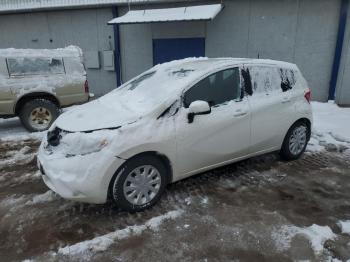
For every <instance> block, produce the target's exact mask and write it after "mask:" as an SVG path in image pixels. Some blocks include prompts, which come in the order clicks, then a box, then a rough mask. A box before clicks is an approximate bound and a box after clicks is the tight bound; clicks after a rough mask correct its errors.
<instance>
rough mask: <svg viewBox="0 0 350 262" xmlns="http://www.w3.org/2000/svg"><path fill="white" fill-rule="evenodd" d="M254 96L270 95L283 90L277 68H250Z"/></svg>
mask: <svg viewBox="0 0 350 262" xmlns="http://www.w3.org/2000/svg"><path fill="white" fill-rule="evenodd" d="M249 72H250V77H251V81H252V91H253V94H270V93H273V92H279V91H280V90H281V78H280V76H279V74H278V72H277V68H275V67H268V66H266V67H265V66H252V67H250V68H249Z"/></svg>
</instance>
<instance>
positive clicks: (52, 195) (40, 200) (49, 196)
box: [25, 190, 57, 205]
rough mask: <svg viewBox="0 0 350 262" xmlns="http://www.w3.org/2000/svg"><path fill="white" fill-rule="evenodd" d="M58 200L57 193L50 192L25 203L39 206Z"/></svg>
mask: <svg viewBox="0 0 350 262" xmlns="http://www.w3.org/2000/svg"><path fill="white" fill-rule="evenodd" d="M55 199H57V195H56V193H55V192H53V191H51V190H49V191H47V192H45V193H43V194H40V195H36V196H34V197H33V199H32V200H29V201H27V202H26V203H25V205H34V204H39V203H44V202H50V201H53V200H55Z"/></svg>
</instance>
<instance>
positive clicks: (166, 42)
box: [153, 38, 205, 65]
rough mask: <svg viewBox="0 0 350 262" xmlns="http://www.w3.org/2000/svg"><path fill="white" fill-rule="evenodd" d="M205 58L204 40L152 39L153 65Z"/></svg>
mask: <svg viewBox="0 0 350 262" xmlns="http://www.w3.org/2000/svg"><path fill="white" fill-rule="evenodd" d="M200 56H205V38H171V39H153V64H154V65H157V64H161V63H164V62H169V61H172V60H177V59H183V58H186V57H200Z"/></svg>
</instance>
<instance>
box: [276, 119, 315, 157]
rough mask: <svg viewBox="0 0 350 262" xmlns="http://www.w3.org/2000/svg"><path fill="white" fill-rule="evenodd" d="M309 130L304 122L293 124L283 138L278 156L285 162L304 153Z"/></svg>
mask: <svg viewBox="0 0 350 262" xmlns="http://www.w3.org/2000/svg"><path fill="white" fill-rule="evenodd" d="M309 134H310V128H309V127H308V125H307V124H306V123H304V122H297V123H295V124H294V125H293V126H292V127H291V128H290V129H289V130H288V133H287V135H286V137H285V138H284V141H283V145H282V148H281V151H280V154H281V156H282V158H283V159H285V160H295V159H298V158H299V157H300V156H301V155H302V154H303V153H304V151H305V149H306V146H307V143H308V138H309Z"/></svg>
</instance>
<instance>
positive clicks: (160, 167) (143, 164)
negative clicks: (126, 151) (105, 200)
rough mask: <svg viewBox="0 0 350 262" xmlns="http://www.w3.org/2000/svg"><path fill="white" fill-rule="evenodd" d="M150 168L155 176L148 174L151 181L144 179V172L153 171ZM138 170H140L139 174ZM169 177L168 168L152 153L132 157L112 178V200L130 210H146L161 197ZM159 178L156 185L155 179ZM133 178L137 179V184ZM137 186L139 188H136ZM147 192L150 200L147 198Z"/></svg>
mask: <svg viewBox="0 0 350 262" xmlns="http://www.w3.org/2000/svg"><path fill="white" fill-rule="evenodd" d="M142 168H143V172H142ZM150 170H153V171H154V172H152V173H153V176H151V174H149V175H148V176H149V177H150V178H149V179H150V180H149V181H151V182H149V183H148V182H147V181H146V180H143V181H142V179H145V176H142V175H144V174H145V173H144V172H151V171H150ZM138 171H140V172H139V175H138ZM141 177H142V178H141ZM167 178H168V176H167V169H166V167H165V165H164V164H163V162H162V161H160V160H159V159H158V158H156V157H154V156H151V155H142V156H138V157H135V158H132V159H130V160H128V161H127V162H126V163H125V164H124V166H123V167H122V168H121V169H120V170H119V171H118V172H117V173H116V174H115V175H114V178H113V179H112V182H111V189H110V190H111V192H110V193H111V197H112V200H113V201H114V202H115V203H116V205H117V206H118V207H120V208H121V209H123V210H125V211H128V212H139V211H142V210H145V209H147V208H150V207H151V206H153V205H154V204H155V203H156V202H157V201H158V200H159V199H160V197H161V195H162V193H163V192H164V189H165V186H166V184H167V183H168V179H167ZM140 179H141V180H140ZM158 179H159V181H160V183H159V184H157V185H156V182H154V181H158ZM131 180H132V181H135V184H133V183H132V182H131ZM152 182H154V184H153V185H151V184H152ZM142 184H143V185H142ZM155 185H156V186H155ZM136 187H137V188H138V189H135V188H136ZM151 187H153V189H154V190H153V191H154V192H152V191H151V190H150V188H151ZM146 191H147V192H146ZM146 194H147V195H148V197H149V200H147V198H146ZM140 199H141V200H140ZM131 201H133V202H131Z"/></svg>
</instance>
